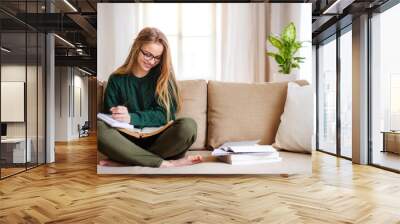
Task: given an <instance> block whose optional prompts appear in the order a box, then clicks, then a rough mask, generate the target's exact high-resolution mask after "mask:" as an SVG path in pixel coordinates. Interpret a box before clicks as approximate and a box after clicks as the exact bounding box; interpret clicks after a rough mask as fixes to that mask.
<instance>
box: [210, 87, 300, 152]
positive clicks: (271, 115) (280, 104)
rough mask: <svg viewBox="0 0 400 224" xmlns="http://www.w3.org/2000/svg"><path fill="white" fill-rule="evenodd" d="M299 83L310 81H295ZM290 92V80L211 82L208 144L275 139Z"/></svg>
mask: <svg viewBox="0 0 400 224" xmlns="http://www.w3.org/2000/svg"><path fill="white" fill-rule="evenodd" d="M296 82H297V83H299V84H300V85H305V84H307V81H303V80H299V81H296ZM286 93H287V82H277V83H251V84H250V83H232V82H219V81H209V82H208V111H207V116H208V128H207V131H208V133H207V136H208V137H207V145H209V146H211V147H213V148H215V147H219V146H220V145H221V144H223V143H224V142H227V141H245V140H257V139H260V140H261V141H260V144H268V145H271V144H272V143H273V142H274V141H275V135H276V131H277V129H278V126H279V123H280V116H281V114H282V112H283V108H284V105H285V100H286Z"/></svg>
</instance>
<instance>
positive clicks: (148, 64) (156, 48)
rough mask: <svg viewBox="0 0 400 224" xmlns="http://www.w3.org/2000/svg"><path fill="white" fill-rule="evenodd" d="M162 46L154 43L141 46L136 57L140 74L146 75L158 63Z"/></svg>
mask: <svg viewBox="0 0 400 224" xmlns="http://www.w3.org/2000/svg"><path fill="white" fill-rule="evenodd" d="M163 51H164V46H163V45H162V44H161V43H158V42H154V43H149V44H143V45H142V47H141V48H140V51H139V56H138V59H137V60H138V63H137V64H138V67H139V68H138V69H139V70H140V71H141V72H144V73H146V74H147V73H148V72H149V71H150V69H152V68H153V67H154V66H156V65H158V63H160V60H161V57H162V53H163Z"/></svg>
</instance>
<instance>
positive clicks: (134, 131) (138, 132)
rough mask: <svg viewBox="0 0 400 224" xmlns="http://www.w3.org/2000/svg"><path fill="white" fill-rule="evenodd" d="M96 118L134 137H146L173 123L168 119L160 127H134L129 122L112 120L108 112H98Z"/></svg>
mask: <svg viewBox="0 0 400 224" xmlns="http://www.w3.org/2000/svg"><path fill="white" fill-rule="evenodd" d="M97 118H98V119H99V120H102V121H104V122H106V123H107V124H108V125H110V126H111V127H113V128H116V129H118V131H120V132H124V133H126V134H128V135H131V136H133V137H135V138H147V137H150V136H153V135H156V134H159V133H161V132H162V131H164V130H165V129H167V128H168V127H169V126H171V125H172V123H173V121H170V122H168V123H167V124H166V125H163V126H160V127H145V128H135V127H134V126H133V125H131V124H128V123H125V122H121V121H117V120H114V119H113V118H112V117H111V115H110V114H103V113H98V114H97Z"/></svg>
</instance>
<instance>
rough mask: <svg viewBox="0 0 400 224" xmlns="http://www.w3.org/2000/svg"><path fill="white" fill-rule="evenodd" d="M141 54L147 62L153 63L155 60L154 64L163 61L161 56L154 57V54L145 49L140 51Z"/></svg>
mask: <svg viewBox="0 0 400 224" xmlns="http://www.w3.org/2000/svg"><path fill="white" fill-rule="evenodd" d="M140 52H142V54H143V56H144V60H146V61H151V60H153V59H154V63H158V62H160V60H161V55H160V56H154V55H153V54H152V53H150V52H147V51H145V50H143V49H140Z"/></svg>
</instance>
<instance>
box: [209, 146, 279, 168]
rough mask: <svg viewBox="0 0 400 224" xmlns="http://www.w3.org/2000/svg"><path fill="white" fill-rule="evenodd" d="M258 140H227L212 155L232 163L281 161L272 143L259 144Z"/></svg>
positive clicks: (247, 163) (246, 163)
mask: <svg viewBox="0 0 400 224" xmlns="http://www.w3.org/2000/svg"><path fill="white" fill-rule="evenodd" d="M257 142H258V141H245V142H227V143H225V144H223V145H222V146H220V147H219V148H216V149H214V151H213V152H212V153H211V155H212V156H215V157H217V158H218V159H219V160H221V161H223V162H226V163H229V164H232V165H250V164H260V163H272V162H280V161H282V158H281V157H279V152H278V151H277V150H276V149H275V148H273V147H272V146H271V145H258V144H257Z"/></svg>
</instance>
